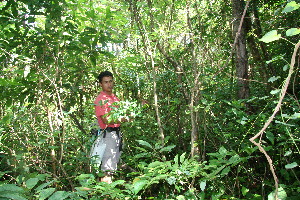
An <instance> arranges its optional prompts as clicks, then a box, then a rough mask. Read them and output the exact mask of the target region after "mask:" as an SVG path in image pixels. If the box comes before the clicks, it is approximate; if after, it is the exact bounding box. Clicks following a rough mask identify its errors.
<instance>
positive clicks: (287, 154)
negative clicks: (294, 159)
mask: <svg viewBox="0 0 300 200" xmlns="http://www.w3.org/2000/svg"><path fill="white" fill-rule="evenodd" d="M291 154H292V151H291V150H289V151H287V152H285V154H284V156H289V155H291Z"/></svg>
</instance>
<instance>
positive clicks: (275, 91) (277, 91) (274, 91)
mask: <svg viewBox="0 0 300 200" xmlns="http://www.w3.org/2000/svg"><path fill="white" fill-rule="evenodd" d="M280 91H281V90H280V89H277V90H272V91H271V92H270V93H271V94H277V93H279V92H280Z"/></svg>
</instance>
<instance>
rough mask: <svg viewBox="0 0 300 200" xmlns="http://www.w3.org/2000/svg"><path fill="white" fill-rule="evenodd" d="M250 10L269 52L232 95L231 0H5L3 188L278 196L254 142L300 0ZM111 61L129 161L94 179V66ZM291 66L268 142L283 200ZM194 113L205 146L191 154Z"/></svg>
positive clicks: (24, 194)
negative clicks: (243, 94)
mask: <svg viewBox="0 0 300 200" xmlns="http://www.w3.org/2000/svg"><path fill="white" fill-rule="evenodd" d="M251 6H252V7H251ZM255 7H257V11H258V16H256V15H255V14H254V12H253V10H255ZM248 11H249V16H250V17H251V19H252V21H253V23H254V22H255V24H254V25H253V26H252V27H251V28H253V29H255V30H253V32H252V30H251V31H250V32H249V34H253V35H255V36H257V37H261V36H260V34H259V33H258V32H257V31H256V30H258V29H262V31H263V32H264V31H265V32H267V34H265V35H264V36H263V37H262V38H261V39H260V41H262V42H269V43H268V44H267V46H266V47H264V48H263V44H262V43H259V41H258V39H257V41H255V43H256V44H257V47H259V48H260V51H259V52H260V53H261V55H260V57H261V59H262V61H261V63H257V62H255V61H254V59H253V58H254V56H255V55H252V54H250V52H249V60H250V66H251V74H250V79H249V82H250V89H251V93H252V94H251V96H250V97H249V99H244V100H236V98H235V90H236V89H235V83H236V80H235V78H236V77H235V75H234V74H235V73H236V70H235V69H234V68H233V67H232V66H233V65H232V64H231V62H228V61H229V60H231V57H230V58H228V56H229V55H230V52H231V45H230V44H231V43H232V36H231V23H232V19H231V13H232V8H231V5H230V2H229V1H221V0H216V1H214V2H213V3H212V1H169V0H168V1H149V2H148V3H147V2H143V1H87V0H80V1H74V0H65V1H37V0H36V1H12V0H11V1H2V2H0V18H1V20H0V63H1V64H0V68H1V70H0V98H1V105H0V158H1V159H0V167H1V171H2V172H0V176H1V177H0V198H1V199H78V200H79V199H104V198H111V199H151V198H152V199H267V198H269V199H272V198H274V186H273V185H274V183H273V179H272V175H271V174H270V172H269V166H268V163H267V162H266V160H265V158H264V156H263V155H262V154H260V153H259V152H258V150H257V148H256V147H253V145H252V144H251V143H250V142H249V140H248V139H249V138H250V137H252V136H253V134H256V133H257V131H259V130H260V129H261V127H262V126H263V125H264V123H265V122H266V120H267V119H268V118H269V116H270V115H271V114H272V110H273V109H274V106H275V105H276V102H277V101H278V95H279V91H280V90H279V88H280V86H281V84H282V82H283V81H284V77H286V73H287V69H288V68H289V63H290V57H291V49H293V46H294V43H295V42H297V41H298V40H299V23H298V21H299V20H295V19H298V18H299V16H298V11H299V2H298V1H288V2H286V1H268V2H266V1H258V2H256V3H255V6H254V5H250V7H249V10H248ZM252 15H253V16H254V17H253V16H252ZM256 20H260V21H259V22H260V23H261V26H260V27H258V25H257V24H258V22H257V21H256ZM270 30H271V31H270ZM285 36H286V37H287V39H288V40H287V39H285ZM272 41H276V42H273V43H271V42H272ZM264 52H265V53H264ZM150 58H153V60H151V59H150ZM264 64H266V74H267V77H266V79H265V81H262V77H261V73H259V72H260V70H261V69H262V68H263V67H264ZM105 69H109V70H111V71H113V72H114V74H115V79H116V83H117V84H116V85H115V91H116V93H117V96H118V97H120V99H122V100H124V101H121V102H120V103H119V104H118V105H114V106H113V112H112V113H111V115H110V117H111V119H112V120H116V119H119V118H126V119H128V120H129V121H130V122H128V123H125V124H123V125H122V132H123V136H124V153H123V155H122V160H123V162H122V163H121V165H122V167H120V170H119V171H118V172H116V174H115V180H114V181H113V183H112V184H106V183H101V182H98V181H97V180H98V178H99V177H98V176H99V174H93V173H92V172H91V170H90V167H89V158H88V155H89V149H90V146H91V143H92V138H91V136H90V135H89V132H90V129H91V124H92V123H93V122H94V108H93V99H94V98H95V96H96V94H97V93H98V92H99V90H100V88H99V86H97V85H96V84H95V77H96V76H97V74H98V73H99V71H102V70H105ZM294 74H295V76H294V79H293V80H294V82H295V85H294V86H291V87H290V88H289V91H288V92H289V95H287V96H286V98H285V99H284V102H283V105H282V107H281V110H280V112H281V113H280V114H278V115H277V116H276V118H275V120H274V121H273V123H272V124H271V125H270V126H269V127H268V129H267V131H266V132H265V134H264V135H263V137H262V138H261V140H260V142H261V143H262V145H263V147H264V148H265V150H266V151H267V153H268V154H269V155H270V157H271V159H272V161H273V165H274V166H275V169H276V173H277V176H278V179H279V182H280V183H281V185H280V186H281V188H280V191H279V192H280V197H281V198H282V199H284V198H286V199H289V198H290V199H292V198H294V199H299V192H300V191H299V175H300V174H299V170H298V169H299V154H300V151H299V134H300V133H299V129H300V127H299V120H300V118H299V115H300V114H299V113H300V112H299V102H298V99H297V98H298V96H299V95H297V94H299V86H298V85H299V84H298V85H297V83H299V81H298V82H297V80H298V78H299V77H298V76H297V74H296V73H294ZM154 75H155V76H154ZM262 82H264V84H262ZM154 83H155V85H156V90H154ZM265 84H267V85H268V87H270V88H269V89H266V87H265ZM266 91H267V92H266ZM297 92H298V93H297ZM154 93H155V95H157V102H156V103H157V108H158V110H159V111H158V112H159V113H158V114H160V120H161V125H162V129H163V131H164V135H165V140H164V144H162V142H160V141H159V139H158V138H159V137H158V135H159V128H160V127H158V121H157V120H158V118H157V112H156V110H155V105H154V103H155V100H154ZM143 101H146V102H147V104H146V105H144V106H141V105H140V104H141V102H143ZM192 114H194V116H195V121H192V119H191V115H192ZM193 122H195V124H194V127H195V128H196V129H197V130H196V131H197V134H198V135H197V136H198V141H196V142H197V143H198V144H199V149H200V150H199V151H200V155H199V157H193V158H191V157H190V156H189V153H188V152H190V149H191V148H192V147H191V134H192V133H191V132H192V123H193ZM125 163H126V165H125ZM123 165H125V166H127V168H126V167H124V168H123Z"/></svg>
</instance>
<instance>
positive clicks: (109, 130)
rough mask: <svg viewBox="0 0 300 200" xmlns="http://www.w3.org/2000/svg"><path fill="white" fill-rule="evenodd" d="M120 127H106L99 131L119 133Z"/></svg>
mask: <svg viewBox="0 0 300 200" xmlns="http://www.w3.org/2000/svg"><path fill="white" fill-rule="evenodd" d="M120 130H121V128H120V127H107V128H105V129H100V131H107V132H112V131H120Z"/></svg>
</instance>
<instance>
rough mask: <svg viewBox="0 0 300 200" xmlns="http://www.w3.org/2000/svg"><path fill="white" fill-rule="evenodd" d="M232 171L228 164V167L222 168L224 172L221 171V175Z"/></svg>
mask: <svg viewBox="0 0 300 200" xmlns="http://www.w3.org/2000/svg"><path fill="white" fill-rule="evenodd" d="M229 172H230V167H229V166H228V167H226V168H225V169H223V170H222V172H221V174H220V175H221V176H225V175H227V174H228V173H229Z"/></svg>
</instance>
